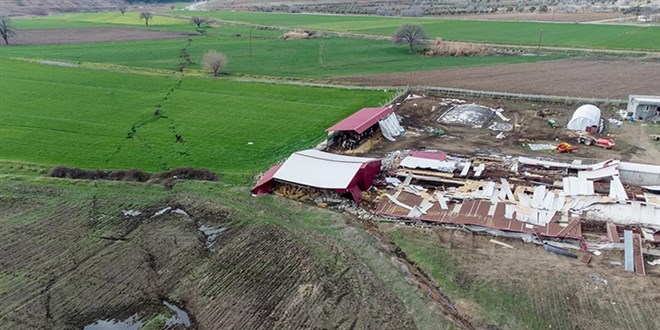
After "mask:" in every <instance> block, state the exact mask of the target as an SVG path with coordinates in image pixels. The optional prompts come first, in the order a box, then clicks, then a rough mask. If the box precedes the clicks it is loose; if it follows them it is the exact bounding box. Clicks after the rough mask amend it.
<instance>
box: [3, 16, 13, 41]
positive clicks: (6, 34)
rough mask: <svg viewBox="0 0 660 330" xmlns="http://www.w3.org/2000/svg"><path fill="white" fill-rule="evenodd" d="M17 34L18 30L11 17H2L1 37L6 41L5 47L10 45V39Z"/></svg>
mask: <svg viewBox="0 0 660 330" xmlns="http://www.w3.org/2000/svg"><path fill="white" fill-rule="evenodd" d="M15 34H16V29H14V25H13V24H12V23H11V19H10V18H9V16H6V15H0V35H2V39H4V40H5V45H9V38H10V37H13V36H14V35H15Z"/></svg>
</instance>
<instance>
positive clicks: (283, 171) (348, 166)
mask: <svg viewBox="0 0 660 330" xmlns="http://www.w3.org/2000/svg"><path fill="white" fill-rule="evenodd" d="M375 160H376V159H373V158H363V157H350V156H342V155H335V154H330V153H327V152H322V151H318V150H313V149H310V150H303V151H298V152H295V153H293V154H292V155H291V156H290V157H289V158H288V159H287V160H286V162H284V164H282V167H280V169H279V170H277V173H275V175H274V176H273V177H274V178H275V179H278V180H281V181H286V182H291V183H297V184H301V185H306V186H312V187H317V188H324V189H346V188H347V187H348V185H349V184H350V183H351V181H352V180H353V178H354V177H355V175H356V174H357V173H358V171H360V167H362V164H364V163H368V162H372V161H375Z"/></svg>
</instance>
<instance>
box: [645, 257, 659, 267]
mask: <svg viewBox="0 0 660 330" xmlns="http://www.w3.org/2000/svg"><path fill="white" fill-rule="evenodd" d="M646 263H647V264H649V265H651V266H660V259H655V260H653V261H647V262H646Z"/></svg>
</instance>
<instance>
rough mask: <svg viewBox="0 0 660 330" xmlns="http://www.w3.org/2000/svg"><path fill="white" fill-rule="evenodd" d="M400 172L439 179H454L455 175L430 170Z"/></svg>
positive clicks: (406, 169) (405, 170)
mask: <svg viewBox="0 0 660 330" xmlns="http://www.w3.org/2000/svg"><path fill="white" fill-rule="evenodd" d="M399 172H403V173H410V174H419V175H428V176H437V177H439V178H453V177H454V174H452V173H443V172H438V171H429V170H416V169H410V168H405V169H400V170H399Z"/></svg>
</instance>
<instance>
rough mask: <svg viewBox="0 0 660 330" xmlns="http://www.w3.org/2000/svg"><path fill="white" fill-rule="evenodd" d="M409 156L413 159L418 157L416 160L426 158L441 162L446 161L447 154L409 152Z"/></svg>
mask: <svg viewBox="0 0 660 330" xmlns="http://www.w3.org/2000/svg"><path fill="white" fill-rule="evenodd" d="M410 156H413V157H418V158H426V159H435V160H439V161H443V160H445V159H447V154H446V153H444V152H437V151H415V150H411V151H410Z"/></svg>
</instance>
